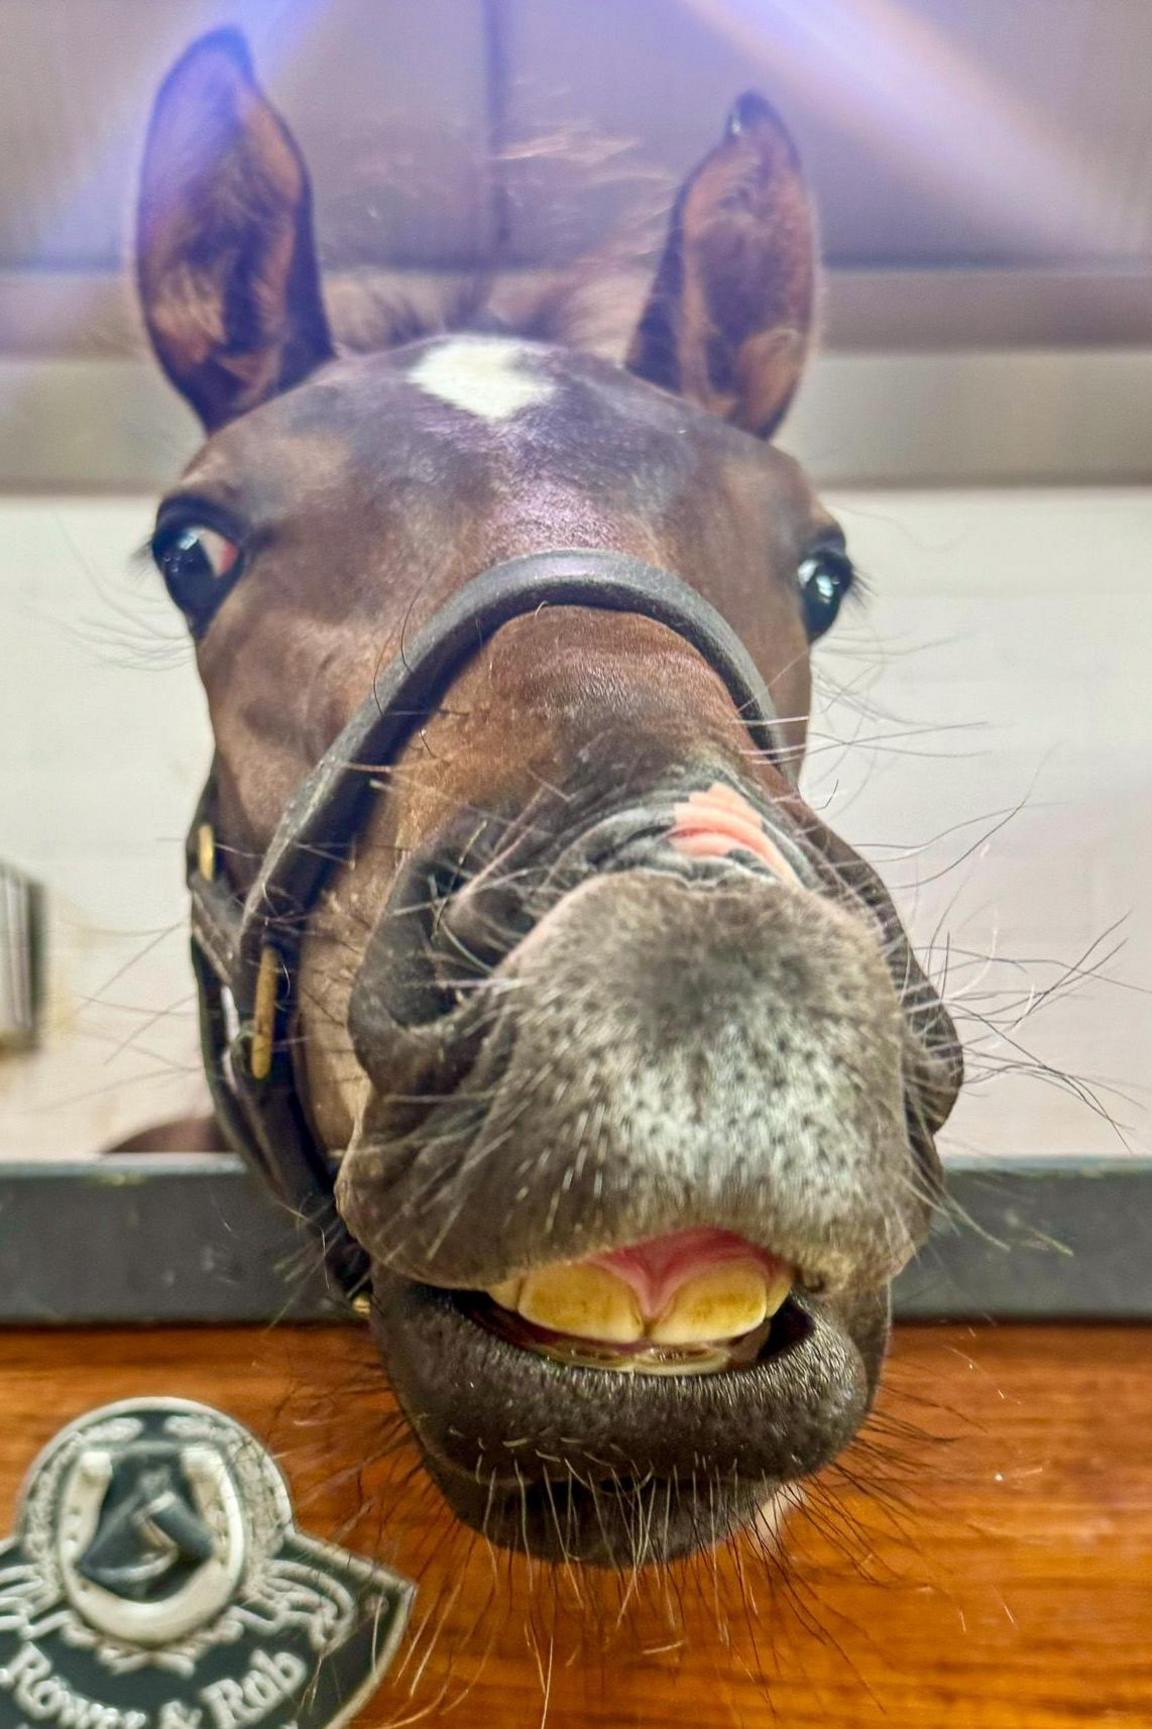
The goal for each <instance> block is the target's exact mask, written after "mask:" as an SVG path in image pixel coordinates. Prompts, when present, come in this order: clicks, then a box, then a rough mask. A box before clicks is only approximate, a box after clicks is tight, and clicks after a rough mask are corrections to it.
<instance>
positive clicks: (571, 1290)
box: [516, 1263, 644, 1345]
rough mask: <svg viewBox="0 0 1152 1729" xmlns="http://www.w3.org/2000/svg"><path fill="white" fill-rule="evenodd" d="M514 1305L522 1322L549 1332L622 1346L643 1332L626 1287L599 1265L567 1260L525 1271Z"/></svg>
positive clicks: (640, 1336) (634, 1304) (635, 1306)
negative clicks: (591, 1265) (577, 1263)
mask: <svg viewBox="0 0 1152 1729" xmlns="http://www.w3.org/2000/svg"><path fill="white" fill-rule="evenodd" d="M516 1306H517V1308H518V1309H519V1311H520V1313H521V1314H522V1315H523V1316H524V1319H525V1320H526V1321H534V1322H535V1324H536V1325H537V1326H538V1327H547V1328H549V1329H550V1330H551V1331H552V1332H554V1333H569V1334H573V1335H574V1336H575V1337H577V1338H580V1339H600V1340H603V1341H605V1342H606V1343H609V1344H613V1345H627V1344H632V1343H634V1342H635V1341H636V1340H637V1339H642V1338H643V1337H644V1323H643V1320H642V1319H641V1316H640V1310H639V1308H638V1306H637V1303H636V1298H635V1296H634V1295H633V1292H632V1290H631V1288H630V1287H629V1286H628V1285H626V1284H625V1283H624V1281H623V1279H618V1278H617V1277H616V1275H615V1273H610V1272H609V1271H608V1270H607V1269H606V1268H604V1267H588V1266H580V1265H576V1264H572V1263H567V1264H561V1265H557V1266H552V1267H540V1268H539V1269H538V1270H537V1271H536V1272H534V1273H529V1274H528V1276H527V1278H526V1279H525V1280H524V1283H523V1287H522V1289H521V1291H520V1299H519V1302H518V1303H517V1305H516Z"/></svg>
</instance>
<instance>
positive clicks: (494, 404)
mask: <svg viewBox="0 0 1152 1729" xmlns="http://www.w3.org/2000/svg"><path fill="white" fill-rule="evenodd" d="M408 377H409V378H410V380H411V381H412V383H413V384H415V385H417V386H418V387H419V388H420V389H421V390H423V391H425V392H427V394H428V395H429V396H438V397H440V399H441V401H442V402H450V403H451V404H452V406H453V408H460V409H463V411H464V413H465V414H475V415H476V416H477V417H478V418H479V419H481V420H511V418H512V416H513V415H514V414H519V413H520V412H521V410H522V409H525V408H534V407H535V406H536V405H537V404H538V403H541V402H547V401H548V399H549V397H550V396H551V395H552V394H553V391H554V388H555V387H554V385H553V383H552V380H551V379H549V378H544V377H541V375H540V374H539V373H538V372H534V371H532V370H530V351H528V350H526V349H525V348H524V345H523V344H522V343H520V342H513V341H511V340H507V339H505V338H503V337H499V336H455V337H453V338H452V340H451V341H450V342H445V343H443V344H442V345H441V346H440V347H439V348H432V349H430V350H429V351H428V353H427V354H425V355H424V356H423V358H422V359H421V360H418V361H417V363H416V365H415V366H414V367H413V368H412V370H411V372H410V373H409V374H408Z"/></svg>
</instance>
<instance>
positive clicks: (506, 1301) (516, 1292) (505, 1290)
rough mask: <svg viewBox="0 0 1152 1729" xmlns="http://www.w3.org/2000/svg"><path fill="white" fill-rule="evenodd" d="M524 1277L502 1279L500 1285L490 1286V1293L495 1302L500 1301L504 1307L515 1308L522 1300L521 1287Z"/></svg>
mask: <svg viewBox="0 0 1152 1729" xmlns="http://www.w3.org/2000/svg"><path fill="white" fill-rule="evenodd" d="M523 1283H524V1281H523V1279H519V1278H517V1279H501V1281H500V1283H499V1284H498V1285H489V1286H488V1295H489V1296H490V1297H491V1299H492V1301H493V1302H494V1303H499V1305H500V1307H501V1308H502V1309H514V1308H515V1307H516V1305H517V1303H518V1302H519V1301H520V1287H521V1285H522V1284H523Z"/></svg>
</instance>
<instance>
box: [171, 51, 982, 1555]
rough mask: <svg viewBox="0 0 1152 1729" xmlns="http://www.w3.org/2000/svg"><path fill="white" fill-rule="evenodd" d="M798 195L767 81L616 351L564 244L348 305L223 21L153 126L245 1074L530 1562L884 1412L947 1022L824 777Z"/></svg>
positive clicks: (753, 1491)
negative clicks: (421, 310)
mask: <svg viewBox="0 0 1152 1729" xmlns="http://www.w3.org/2000/svg"><path fill="white" fill-rule="evenodd" d="M814 235H815V220H814V214H813V210H812V206H811V200H810V196H809V192H808V190H807V187H806V183H805V179H804V174H803V170H802V166H801V163H800V160H799V157H798V154H797V151H796V148H795V145H794V143H793V141H792V139H791V138H790V136H789V134H788V132H787V130H786V128H785V126H784V124H783V122H782V121H781V119H780V118H779V117H778V115H777V114H776V113H775V111H774V109H773V108H772V107H771V105H770V104H769V103H768V102H767V101H766V100H765V99H764V98H763V97H761V96H759V95H757V94H755V93H750V94H747V95H745V96H743V97H741V98H740V99H739V101H737V103H736V105H735V107H734V108H733V110H732V112H731V114H730V116H729V118H728V120H727V123H726V125H725V127H724V129H723V132H722V135H721V137H720V139H719V142H718V143H717V145H716V147H715V148H714V149H713V150H712V151H711V153H710V154H709V155H708V156H707V157H706V158H705V159H704V160H703V161H702V162H701V163H700V164H699V166H697V167H696V168H695V169H694V171H693V172H692V173H691V174H690V175H689V176H688V178H687V180H686V181H685V183H684V185H683V186H682V188H681V190H680V192H679V194H678V196H677V198H676V200H675V204H674V206H673V208H672V211H671V215H670V219H669V222H668V227H667V234H666V240H665V243H664V247H663V251H662V254H661V256H660V258H659V262H658V266H657V268H656V270H655V274H654V276H653V279H652V282H651V287H650V289H649V291H648V293H647V298H646V300H645V302H644V304H643V309H642V311H641V314H640V316H639V319H638V322H637V323H636V325H635V329H634V332H633V334H632V336H631V338H630V341H629V343H628V346H627V351H626V355H625V357H624V359H623V360H622V361H621V362H619V363H616V362H613V361H610V360H608V359H605V358H603V357H602V356H601V355H598V354H596V353H592V352H587V351H582V350H581V348H580V347H579V345H578V343H576V342H575V341H573V340H570V339H567V336H566V331H565V328H564V311H563V307H564V300H563V296H562V295H556V294H555V293H553V294H551V296H550V297H549V298H547V299H546V300H542V301H541V303H540V304H539V306H537V307H536V308H535V309H533V310H530V311H527V312H525V314H524V316H523V317H522V318H521V320H520V321H519V322H517V323H513V322H511V321H509V320H507V319H504V318H501V317H500V316H499V315H498V313H497V311H496V310H495V309H494V301H493V300H492V298H491V297H488V298H486V297H485V296H484V295H483V294H477V295H474V296H472V297H471V304H470V305H469V306H468V307H467V308H465V309H464V314H463V315H462V317H461V319H460V321H459V322H458V323H457V324H456V325H453V326H452V327H449V328H444V329H434V330H420V331H415V332H414V331H412V330H407V331H403V332H401V337H402V339H400V340H397V341H395V342H393V343H391V344H386V345H385V346H383V347H381V348H380V349H379V350H376V351H368V352H363V351H356V352H352V351H344V350H341V348H340V347H339V346H338V344H337V343H336V341H335V340H334V337H333V335H332V331H331V327H330V323H329V319H328V315H327V312H326V309H325V303H324V298H323V294H322V288H321V282H320V272H319V268H318V262H317V254H316V248H315V242H314V238H313V229H312V218H311V192H310V185H309V180H308V176H307V171H306V168H305V165H304V162H303V160H302V158H301V155H300V152H299V150H298V148H297V146H296V144H295V142H294V140H293V138H292V136H291V133H290V132H289V130H288V127H287V125H286V124H285V122H284V120H283V119H282V118H281V117H280V115H279V114H278V113H277V112H276V110H275V109H274V108H273V106H272V105H271V104H270V102H269V101H268V99H267V97H266V96H265V95H264V94H263V92H262V90H261V89H260V87H259V85H258V82H257V80H256V75H255V72H254V69H253V65H252V61H251V57H250V54H249V51H248V49H247V46H246V44H245V42H244V39H243V38H242V37H241V36H240V35H238V34H237V33H235V32H233V31H218V32H215V33H213V34H211V35H209V36H207V37H204V38H202V39H200V40H199V41H198V42H196V43H194V44H193V45H192V46H191V47H190V48H189V49H188V50H187V51H186V52H185V54H184V55H183V57H182V58H181V59H180V60H179V61H178V62H177V64H176V65H175V67H174V68H173V69H172V70H171V71H170V73H169V74H168V76H167V78H166V80H165V82H164V83H163V85H162V87H161V89H160V91H159V94H158V96H157V98H156V103H155V107H154V111H153V116H152V120H151V124H150V129H149V133H148V138H147V144H146V148H145V155H144V163H143V172H142V179H141V189H140V198H139V207H138V221H137V281H138V290H139V299H140V304H141V307H142V311H143V316H144V321H145V324H146V327H147V332H148V336H149V338H150V341H151V345H152V348H153V350H154V352H155V355H156V358H157V360H158V361H159V364H160V366H161V367H162V368H163V370H164V372H165V373H166V374H167V376H168V378H169V379H170V380H171V382H172V383H173V385H174V386H175V387H176V389H177V390H178V391H180V392H181V394H182V395H183V397H184V398H185V400H186V401H187V402H188V403H189V404H190V405H191V407H192V408H193V409H194V410H195V411H196V413H197V415H198V416H199V419H200V422H201V424H202V426H203V430H204V435H205V440H204V443H203V444H202V446H201V448H200V449H199V451H198V453H197V454H196V455H195V456H194V457H193V459H192V460H191V462H190V463H189V465H188V466H187V468H186V469H185V470H184V472H183V474H182V475H181V476H180V478H179V479H178V481H177V482H176V484H175V485H174V486H173V488H172V489H171V490H170V491H169V492H168V493H167V494H166V496H165V497H164V498H163V500H162V501H161V503H160V506H159V511H158V515H157V519H156V527H155V532H154V535H153V537H152V541H151V548H152V554H153V557H154V559H155V562H156V565H157V567H158V569H159V572H160V574H161V576H162V578H163V580H164V582H165V584H166V585H167V588H168V591H169V593H170V594H171V597H172V599H173V601H174V603H175V605H176V606H177V607H178V608H179V610H180V611H181V613H182V614H183V616H184V618H185V620H186V622H187V626H188V630H189V632H190V635H191V638H192V641H193V644H194V649H195V655H196V660H197V664H198V669H199V674H200V678H201V680H202V683H203V687H204V690H205V693H206V696H207V701H208V707H209V711H210V716H211V722H212V728H213V733H214V738H215V751H216V755H215V764H214V769H213V774H212V779H211V782H210V786H209V789H208V792H207V794H206V798H205V800H204V801H203V802H202V805H201V807H200V811H199V813H198V816H197V820H196V822H195V823H194V826H193V836H192V841H191V845H190V881H191V882H192V883H193V929H194V937H195V954H196V956H197V957H198V978H199V982H200V987H201V997H202V1014H203V1025H204V1028H205V1040H206V1047H205V1048H206V1052H207V1060H208V1068H209V1076H210V1078H212V1079H213V1080H214V1083H215V1091H216V1096H217V1107H218V1111H219V1114H220V1118H221V1122H222V1124H223V1127H224V1128H225V1130H226V1131H227V1133H228V1135H229V1138H230V1139H231V1140H232V1141H233V1142H234V1143H236V1144H239V1145H242V1146H244V1147H245V1149H246V1150H247V1151H248V1152H249V1153H250V1155H251V1156H253V1157H255V1158H256V1160H257V1162H258V1163H262V1165H263V1167H264V1169H265V1171H266V1173H267V1174H270V1175H271V1177H272V1178H273V1180H274V1181H278V1182H279V1184H280V1187H281V1190H282V1192H284V1193H285V1194H286V1196H288V1197H289V1198H290V1199H291V1198H292V1197H293V1196H295V1197H297V1198H299V1197H300V1196H301V1195H305V1194H314V1193H315V1192H316V1191H317V1184H319V1186H320V1188H321V1189H322V1188H323V1187H324V1183H325V1182H327V1184H328V1191H327V1201H328V1202H329V1203H330V1206H329V1210H328V1212H327V1213H326V1214H325V1215H324V1223H323V1229H324V1231H325V1233H326V1241H327V1243H328V1246H329V1248H330V1250H331V1251H332V1255H333V1257H334V1259H335V1260H337V1261H339V1260H340V1259H341V1257H343V1260H342V1263H341V1264H342V1269H343V1271H344V1272H345V1273H348V1269H349V1268H351V1269H352V1273H351V1274H349V1277H350V1278H351V1280H352V1282H353V1284H354V1285H355V1288H356V1290H357V1291H358V1292H359V1298H360V1302H361V1306H362V1307H363V1308H365V1309H366V1310H367V1311H368V1313H369V1315H370V1321H371V1327H372V1329H373V1335H374V1339H375V1342H376V1344H377V1346H378V1354H379V1359H380V1363H381V1369H382V1373H383V1374H384V1375H385V1376H386V1378H387V1381H388V1383H389V1384H390V1386H391V1388H392V1389H393V1391H394V1394H395V1397H396V1399H397V1400H398V1402H399V1406H400V1409H401V1411H402V1412H403V1415H404V1420H405V1421H406V1423H407V1425H408V1426H409V1428H410V1431H411V1434H412V1436H413V1437H414V1439H415V1442H416V1444H417V1447H418V1449H419V1455H420V1459H421V1462H422V1467H423V1469H424V1470H425V1471H426V1472H427V1474H428V1476H429V1477H430V1478H431V1479H432V1481H433V1482H434V1484H435V1485H436V1486H437V1487H438V1489H439V1491H440V1493H441V1494H442V1496H443V1497H444V1499H445V1500H446V1501H447V1503H448V1505H449V1507H450V1508H451V1510H452V1512H453V1513H454V1514H455V1516H456V1517H457V1518H458V1519H459V1520H460V1521H462V1522H463V1523H464V1525H466V1526H472V1527H474V1528H475V1529H476V1530H482V1531H483V1532H484V1533H485V1535H486V1536H487V1537H488V1538H489V1539H490V1540H491V1541H493V1542H495V1543H497V1544H503V1545H505V1546H506V1547H508V1548H510V1549H520V1550H524V1551H527V1552H528V1554H529V1555H530V1556H533V1557H542V1558H545V1559H551V1560H556V1559H563V1560H564V1561H565V1562H579V1563H584V1564H587V1565H589V1566H592V1567H600V1568H607V1569H613V1568H615V1569H619V1568H621V1567H624V1566H634V1565H637V1564H642V1565H646V1564H649V1563H659V1562H661V1561H664V1560H668V1559H671V1558H673V1557H676V1556H678V1555H685V1554H691V1553H694V1552H697V1551H699V1550H701V1548H702V1547H707V1546H708V1545H711V1544H715V1543H717V1542H719V1541H720V1540H721V1539H722V1538H723V1537H724V1536H725V1535H726V1534H728V1533H731V1532H734V1531H738V1530H740V1529H741V1528H744V1527H747V1526H750V1525H751V1524H753V1523H754V1522H756V1521H763V1520H764V1519H765V1518H766V1517H771V1516H772V1513H773V1509H774V1508H777V1507H778V1506H779V1505H780V1504H781V1502H782V1499H783V1498H784V1497H785V1496H786V1494H787V1492H789V1491H790V1490H795V1489H796V1486H797V1485H802V1483H803V1481H804V1479H805V1478H807V1477H808V1476H810V1475H811V1474H812V1473H815V1472H817V1471H819V1470H820V1469H821V1467H823V1466H825V1465H826V1464H827V1463H828V1462H829V1461H831V1460H832V1459H833V1458H834V1457H835V1456H836V1455H837V1454H838V1453H839V1452H840V1451H841V1449H842V1448H843V1447H844V1446H845V1445H846V1444H847V1443H848V1442H849V1440H850V1439H851V1438H852V1436H853V1435H854V1434H855V1433H856V1431H857V1430H858V1429H859V1427H860V1425H861V1424H862V1423H863V1421H864V1419H865V1417H866V1415H867V1413H868V1411H869V1408H870V1405H871V1403H872V1401H873V1398H874V1395H875V1393H876V1389H877V1384H878V1381H879V1378H880V1375H881V1371H882V1365H883V1360H884V1356H885V1350H886V1343H887V1339H888V1334H889V1327H890V1309H891V1304H890V1287H891V1282H892V1280H893V1278H894V1276H895V1275H896V1273H897V1272H898V1271H899V1269H900V1268H901V1267H902V1266H903V1265H904V1264H905V1263H906V1262H907V1261H908V1260H909V1258H910V1257H911V1256H912V1255H913V1254H914V1252H915V1251H916V1249H917V1247H918V1246H919V1245H920V1244H921V1243H922V1241H923V1240H924V1238H925V1236H926V1233H927V1231H928V1229H929V1227H930V1224H931V1220H932V1218H933V1215H934V1211H935V1209H936V1208H937V1206H938V1205H939V1201H940V1196H941V1184H942V1177H941V1168H940V1164H939V1160H938V1156H937V1153H936V1148H935V1136H936V1134H937V1131H938V1130H939V1128H940V1127H941V1125H942V1124H943V1123H944V1121H945V1120H946V1118H947V1116H948V1113H949V1111H950V1109H951V1107H952V1104H953V1102H954V1100H955V1098H956V1096H957V1092H958V1089H959V1087H960V1083H961V1078H962V1057H961V1051H960V1047H959V1043H958V1039H957V1035H956V1032H955V1029H954V1027H953V1024H952V1022H951V1020H950V1019H949V1016H948V1014H947V1012H946V1010H945V1008H944V1006H943V1005H942V1003H941V1001H940V999H939V998H938V996H937V995H936V993H935V991H934V990H933V988H932V986H931V984H930V983H929V981H928V979H927V978H926V976H925V974H924V973H923V972H922V971H921V969H920V967H919V966H918V964H917V962H916V959H915V957H914V955H913V953H912V951H911V949H910V946H909V942H908V940H907V937H906V935H905V933H904V931H903V929H902V927H901V924H900V921H899V918H898V916H897V914H896V911H895V909H894V907H893V905H892V902H891V900H890V899H889V897H888V895H887V893H886V892H885V890H884V888H883V886H882V884H881V882H880V880H879V879H878V877H877V876H876V875H875V873H874V872H873V871H872V869H871V868H870V867H869V866H868V865H867V864H866V863H865V861H864V860H863V859H862V858H860V857H859V856H858V855H857V854H856V853H855V852H853V851H852V849H851V848H850V847H849V846H848V845H847V844H846V843H845V842H844V841H843V840H841V839H840V838H839V837H838V836H837V835H836V834H834V833H833V832H832V831H831V829H830V828H829V827H828V826H827V825H826V824H824V823H823V822H822V821H821V819H820V818H819V816H818V815H817V814H816V813H815V812H814V811H813V810H812V809H811V808H809V806H808V805H807V804H806V803H805V801H804V799H803V796H802V794H801V792H800V790H799V787H798V784H797V775H798V771H799V767H800V764H801V762H802V759H803V754H804V745H805V734H806V725H807V715H808V710H809V702H810V691H811V675H810V662H809V653H810V649H811V647H812V645H813V644H814V643H815V642H816V641H817V639H819V638H820V637H821V636H822V635H823V634H824V633H825V631H827V630H828V629H829V628H830V627H831V626H832V624H833V622H834V620H835V618H836V615H837V613H838V611H839V609H840V607H841V605H842V603H844V602H845V601H846V600H847V599H848V598H849V596H850V594H851V591H852V590H853V586H854V582H855V572H854V569H853V565H852V561H851V556H850V554H849V551H848V547H847V544H846V540H845V536H844V533H843V531H842V529H841V527H840V525H839V524H838V523H837V522H836V520H835V518H834V517H833V516H832V515H831V514H830V512H829V511H828V510H827V509H826V508H825V507H824V505H823V504H822V503H821V502H820V500H819V499H818V498H817V496H816V494H815V492H814V489H813V487H812V485H811V484H810V482H809V480H808V479H807V477H806V476H805V474H804V473H803V471H802V469H801V468H800V466H799V465H798V464H797V463H796V462H795V461H794V460H793V459H791V458H790V457H789V456H787V455H786V454H785V453H783V452H782V451H781V450H780V449H779V448H777V447H776V446H775V445H774V444H773V442H772V439H773V434H774V433H775V432H776V430H777V428H778V426H779V425H780V423H781V420H782V419H783V416H784V414H785V412H786V410H787V408H788V406H789V403H790V402H791V400H792V398H793V396H794V394H795V391H796V389H797V386H798V384H799V382H800V378H801V375H802V371H803V368H804V364H805V361H806V358H807V356H808V353H809V351H810V348H811V346H812V341H813V324H814V317H815V307H816V301H817V287H818V284H817V260H816V246H815V238H814ZM286 1172H287V1175H285V1173H286ZM318 1173H320V1174H319V1175H318ZM301 1210H305V1209H304V1208H303V1206H301Z"/></svg>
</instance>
